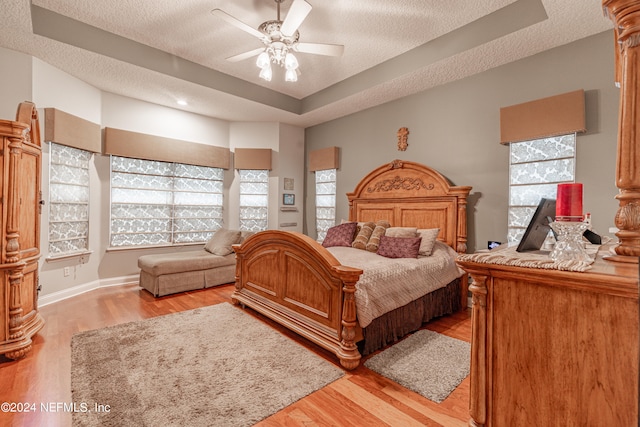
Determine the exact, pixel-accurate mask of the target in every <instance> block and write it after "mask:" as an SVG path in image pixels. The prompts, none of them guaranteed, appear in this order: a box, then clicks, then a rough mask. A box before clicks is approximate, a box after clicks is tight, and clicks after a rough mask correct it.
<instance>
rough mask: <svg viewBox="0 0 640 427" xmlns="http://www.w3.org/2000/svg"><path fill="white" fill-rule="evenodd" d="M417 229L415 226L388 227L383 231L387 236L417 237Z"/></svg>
mask: <svg viewBox="0 0 640 427" xmlns="http://www.w3.org/2000/svg"><path fill="white" fill-rule="evenodd" d="M417 232H418V229H417V228H416V227H389V228H387V231H385V232H384V235H385V236H389V237H418V236H417V234H416V233H417Z"/></svg>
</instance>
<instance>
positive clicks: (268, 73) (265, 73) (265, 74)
mask: <svg viewBox="0 0 640 427" xmlns="http://www.w3.org/2000/svg"><path fill="white" fill-rule="evenodd" d="M272 76H273V71H272V70H271V65H270V64H267V66H266V67H263V68H262V70H261V71H260V78H261V79H265V80H266V81H268V82H270V81H271V77H272Z"/></svg>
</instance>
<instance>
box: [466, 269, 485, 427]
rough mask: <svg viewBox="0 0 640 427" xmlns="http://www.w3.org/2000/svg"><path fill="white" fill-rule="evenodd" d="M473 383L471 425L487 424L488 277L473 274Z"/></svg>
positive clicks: (471, 391)
mask: <svg viewBox="0 0 640 427" xmlns="http://www.w3.org/2000/svg"><path fill="white" fill-rule="evenodd" d="M471 277H472V278H473V283H472V284H471V286H469V290H470V291H471V294H472V299H471V317H472V325H471V383H470V390H469V414H470V415H471V420H469V425H470V426H473V427H480V426H484V425H485V423H486V422H487V276H484V275H479V274H477V273H473V274H471Z"/></svg>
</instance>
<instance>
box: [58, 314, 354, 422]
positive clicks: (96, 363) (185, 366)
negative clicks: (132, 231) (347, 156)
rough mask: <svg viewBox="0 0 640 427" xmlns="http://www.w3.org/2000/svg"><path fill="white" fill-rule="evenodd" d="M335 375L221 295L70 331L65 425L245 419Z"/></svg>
mask: <svg viewBox="0 0 640 427" xmlns="http://www.w3.org/2000/svg"><path fill="white" fill-rule="evenodd" d="M343 375H344V371H343V370H342V369H340V368H338V367H337V366H334V365H332V364H331V363H330V362H328V361H326V360H324V359H322V358H321V357H319V356H317V355H316V354H314V353H312V352H310V351H309V350H307V349H305V348H304V347H303V346H301V345H300V344H298V343H296V342H295V341H293V340H291V339H290V338H287V337H285V336H284V335H282V334H281V333H279V332H277V331H275V330H274V329H272V328H270V327H269V326H267V325H265V324H264V323H262V322H260V321H259V320H257V319H255V318H253V317H251V316H250V315H249V314H246V313H244V312H243V311H242V310H241V309H239V308H236V307H234V306H232V305H231V304H228V303H223V304H218V305H214V306H210V307H204V308H199V309H196V310H190V311H185V312H181V313H176V314H170V315H166V316H161V317H156V318H153V319H149V320H142V321H138V322H132V323H127V324H122V325H117V326H112V327H108V328H103V329H98V330H94V331H87V332H83V333H80V334H76V335H74V336H73V338H72V340H71V389H72V398H73V402H74V403H75V404H76V408H78V411H77V412H74V414H73V426H74V427H79V426H101V427H102V426H127V427H131V426H190V427H192V426H233V427H237V426H250V425H253V424H255V423H256V422H258V421H260V420H262V419H264V418H266V417H268V416H269V415H272V414H274V413H275V412H277V411H279V410H281V409H282V408H284V407H286V406H288V405H290V404H292V403H293V402H295V401H297V400H299V399H301V398H302V397H304V396H306V395H308V394H310V393H312V392H313V391H315V390H318V389H320V388H322V387H324V386H325V385H327V384H329V383H331V382H333V381H335V380H337V379H338V378H340V377H342V376H343ZM107 405H108V406H107ZM96 408H98V409H103V410H104V411H103V412H96ZM85 409H86V412H85ZM107 409H108V412H107V411H106V410H107Z"/></svg>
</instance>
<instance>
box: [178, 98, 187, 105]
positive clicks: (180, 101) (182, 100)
mask: <svg viewBox="0 0 640 427" xmlns="http://www.w3.org/2000/svg"><path fill="white" fill-rule="evenodd" d="M178 105H187V101H185V100H184V99H179V100H178Z"/></svg>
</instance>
